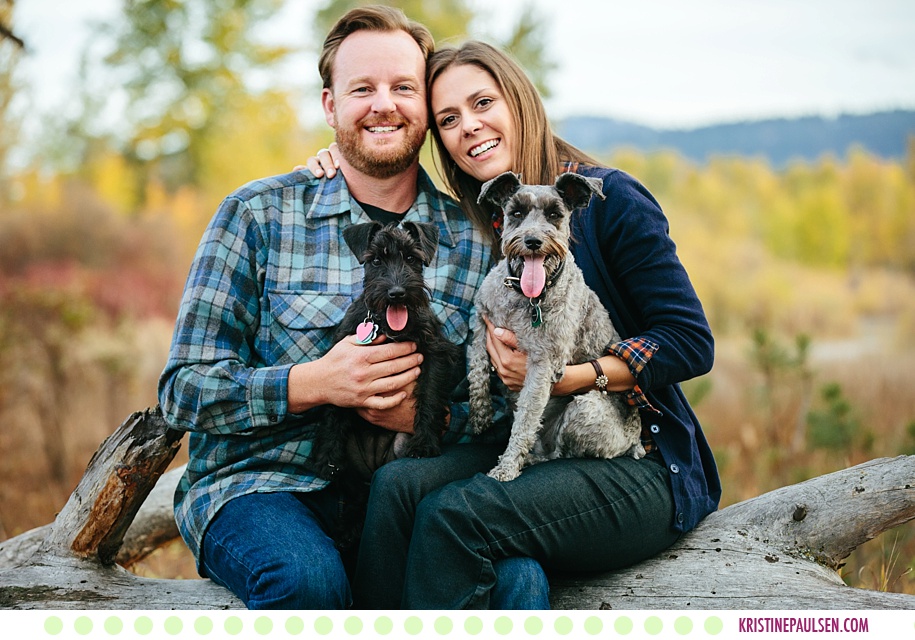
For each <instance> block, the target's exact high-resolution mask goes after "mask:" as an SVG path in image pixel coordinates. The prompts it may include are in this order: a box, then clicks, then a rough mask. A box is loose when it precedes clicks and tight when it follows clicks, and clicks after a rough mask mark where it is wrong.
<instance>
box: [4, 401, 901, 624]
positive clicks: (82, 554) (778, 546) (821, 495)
mask: <svg viewBox="0 0 915 640" xmlns="http://www.w3.org/2000/svg"><path fill="white" fill-rule="evenodd" d="M180 437H181V434H180V433H178V432H174V431H172V430H171V429H169V428H168V426H167V424H166V423H165V421H164V420H163V419H162V417H161V415H160V414H158V412H156V411H152V412H151V411H147V412H143V413H139V414H133V415H132V416H131V417H130V418H128V420H127V421H125V423H124V424H123V425H121V427H120V428H119V429H118V431H116V432H115V434H113V435H112V436H111V437H109V439H108V440H106V441H105V443H103V444H102V447H100V449H99V452H98V453H97V454H96V455H95V456H93V459H92V461H90V464H89V468H88V469H87V471H86V475H85V476H84V478H83V481H82V482H80V485H79V486H78V487H77V489H76V491H74V494H73V496H71V498H70V500H69V501H68V503H67V505H66V506H65V507H64V509H63V510H62V511H61V513H60V514H59V515H58V517H57V519H56V520H55V522H54V523H53V524H52V525H47V526H45V527H40V528H38V529H35V530H33V531H30V532H27V533H25V534H22V535H21V536H17V537H16V538H13V539H11V540H7V541H6V542H4V543H0V608H3V609H51V608H53V609H137V608H141V609H234V608H241V607H242V603H241V602H240V601H239V600H238V599H237V598H236V597H235V596H234V595H232V594H231V593H229V592H228V591H227V590H225V589H223V588H222V587H220V586H218V585H216V584H215V583H212V582H211V581H209V580H201V579H194V580H155V579H148V578H140V577H138V576H136V575H134V574H132V573H130V572H128V571H126V570H125V569H123V568H122V567H121V566H118V564H115V561H117V563H119V564H122V565H125V566H127V565H129V564H131V563H132V562H136V561H137V560H138V559H140V558H141V557H143V556H144V555H145V554H147V553H149V552H150V551H151V550H153V549H154V548H155V547H157V546H159V545H161V544H164V543H165V542H167V541H169V540H172V539H174V538H175V537H177V535H178V534H177V528H176V527H175V525H174V521H173V518H172V506H171V496H172V495H173V493H174V489H175V486H176V485H177V482H178V479H179V477H180V474H181V469H175V470H173V471H170V472H169V473H167V474H165V475H163V476H162V477H161V478H158V476H159V474H161V473H162V470H163V469H164V468H165V467H166V466H167V465H168V463H169V462H170V461H171V459H172V458H173V457H174V454H175V452H176V451H177V447H178V445H179V444H180ZM109 441H110V442H109ZM157 478H158V484H156V487H155V490H154V491H153V492H152V493H151V494H150V491H151V490H152V487H153V484H155V480H156V479H157ZM147 495H149V497H148V498H147ZM144 499H145V502H144ZM140 503H143V504H144V506H143V507H142V508H140V506H139V505H140ZM134 516H136V517H134ZM913 518H915V456H899V457H897V458H892V459H888V458H883V459H878V460H873V461H871V462H867V463H864V464H861V465H858V466H856V467H852V468H850V469H845V470H842V471H838V472H836V473H832V474H828V475H824V476H820V477H817V478H813V479H811V480H808V481H806V482H802V483H800V484H796V485H792V486H788V487H784V488H782V489H778V490H776V491H772V492H770V493H766V494H764V495H762V496H759V497H756V498H752V499H750V500H747V501H745V502H741V503H739V504H735V505H732V506H730V507H727V508H725V509H722V510H721V511H718V512H716V513H714V514H712V515H710V516H709V517H708V518H706V519H705V520H704V521H703V522H702V523H700V525H699V526H698V527H697V528H696V529H694V530H693V531H692V532H690V533H688V534H686V535H684V536H683V537H682V538H681V539H680V540H679V541H678V542H677V543H676V544H675V545H674V546H672V547H671V548H670V549H668V550H666V551H665V552H663V553H661V554H659V555H658V556H656V557H654V558H651V559H649V560H646V561H645V562H642V563H640V564H638V565H636V566H634V567H630V568H629V569H625V570H622V571H614V572H609V573H603V574H588V575H554V576H551V603H552V606H553V608H555V609H690V608H695V609H750V610H752V609H789V610H790V609H891V608H907V609H915V596H911V595H905V594H897V593H885V592H877V591H868V590H864V589H855V588H852V587H848V586H846V585H845V584H844V583H843V582H842V580H841V579H840V578H839V576H838V574H837V569H838V568H839V567H840V566H841V563H842V560H843V559H844V558H846V557H847V556H848V555H849V554H850V553H851V552H852V551H853V550H854V549H855V548H856V547H858V546H860V545H861V544H863V543H864V542H866V541H867V540H870V539H872V538H874V537H875V536H877V535H879V534H880V533H882V532H883V531H886V530H888V529H890V528H892V527H894V526H897V525H899V524H903V523H905V522H908V521H910V520H912V519H913ZM131 522H133V524H132V525H131ZM128 527H129V528H128ZM122 542H123V544H121V543H122Z"/></svg>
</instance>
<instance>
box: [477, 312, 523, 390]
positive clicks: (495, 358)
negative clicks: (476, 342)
mask: <svg viewBox="0 0 915 640" xmlns="http://www.w3.org/2000/svg"><path fill="white" fill-rule="evenodd" d="M483 322H485V323H486V351H487V352H489V361H490V362H491V363H492V366H493V368H495V370H496V374H498V376H499V379H501V380H502V382H503V383H504V384H505V386H506V387H508V388H509V389H511V390H512V391H515V392H518V391H521V387H523V386H524V378H525V377H526V376H527V354H526V353H524V352H523V351H519V350H518V338H517V337H516V336H515V334H514V333H513V332H511V331H509V330H508V329H503V328H502V327H496V326H495V325H493V324H492V322H490V321H489V318H485V317H484V318H483Z"/></svg>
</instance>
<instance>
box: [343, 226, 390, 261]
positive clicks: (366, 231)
mask: <svg viewBox="0 0 915 640" xmlns="http://www.w3.org/2000/svg"><path fill="white" fill-rule="evenodd" d="M380 230H381V223H380V222H363V223H362V224H354V225H350V226H349V227H346V228H345V229H344V230H343V239H344V240H346V245H347V246H348V247H349V248H350V251H352V252H353V255H355V256H356V258H357V259H358V260H359V264H362V263H363V262H365V252H366V251H367V250H368V248H369V243H370V242H371V241H372V238H374V237H375V234H376V233H378V232H379V231H380Z"/></svg>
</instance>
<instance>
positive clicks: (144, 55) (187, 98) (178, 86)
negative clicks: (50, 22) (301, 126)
mask: <svg viewBox="0 0 915 640" xmlns="http://www.w3.org/2000/svg"><path fill="white" fill-rule="evenodd" d="M283 3H284V0H123V9H122V14H121V17H120V20H118V21H117V22H116V23H110V24H107V25H103V26H102V28H101V33H102V35H105V36H107V37H109V38H111V41H112V42H113V44H114V48H113V50H112V51H111V52H110V53H109V54H108V55H107V56H106V57H105V63H106V65H107V67H108V68H109V69H110V70H111V71H113V72H114V75H116V76H120V78H121V80H122V81H121V83H120V84H121V86H123V87H124V88H125V89H126V92H127V100H128V104H127V113H126V115H127V126H128V129H129V131H128V133H127V136H126V137H127V142H126V153H127V155H128V156H129V157H130V158H131V159H132V160H133V161H134V162H136V163H138V164H140V165H146V166H155V167H156V168H157V173H158V177H159V178H160V179H162V180H163V181H164V182H165V184H166V185H168V186H172V187H174V186H177V185H180V184H197V182H198V179H199V172H200V167H201V155H202V153H203V148H204V146H205V144H206V140H207V138H208V136H209V135H211V132H212V131H213V130H214V129H216V128H218V126H219V123H220V121H221V119H222V118H223V117H224V116H225V114H227V113H230V112H232V111H233V109H237V108H238V105H239V103H242V102H245V101H246V99H247V97H248V96H249V95H250V94H251V93H252V91H251V89H250V88H249V87H248V86H246V84H245V81H244V78H245V77H246V75H247V74H248V73H249V72H250V71H251V70H253V69H257V70H260V71H263V70H266V69H269V68H271V67H273V66H274V65H276V64H277V63H279V62H280V61H281V60H283V58H284V57H285V56H286V55H287V54H288V53H290V52H291V50H290V49H289V48H288V47H283V46H274V45H271V44H264V43H262V42H261V41H260V40H259V39H257V38H256V36H255V32H256V29H257V28H258V27H259V26H260V25H261V24H262V23H263V22H264V21H265V20H267V19H268V18H270V17H272V16H274V15H275V14H276V13H277V11H278V10H279V9H280V8H281V6H282V5H283Z"/></svg>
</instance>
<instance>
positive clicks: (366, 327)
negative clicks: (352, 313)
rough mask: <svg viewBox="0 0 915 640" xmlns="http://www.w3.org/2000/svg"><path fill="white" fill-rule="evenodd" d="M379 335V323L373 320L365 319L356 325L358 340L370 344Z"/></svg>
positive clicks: (360, 342)
mask: <svg viewBox="0 0 915 640" xmlns="http://www.w3.org/2000/svg"><path fill="white" fill-rule="evenodd" d="M377 335H378V325H376V324H375V323H374V322H372V321H371V320H365V321H364V322H362V323H360V324H359V326H358V327H356V342H358V343H359V344H369V343H370V342H371V341H372V340H374V339H375V336H377Z"/></svg>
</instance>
